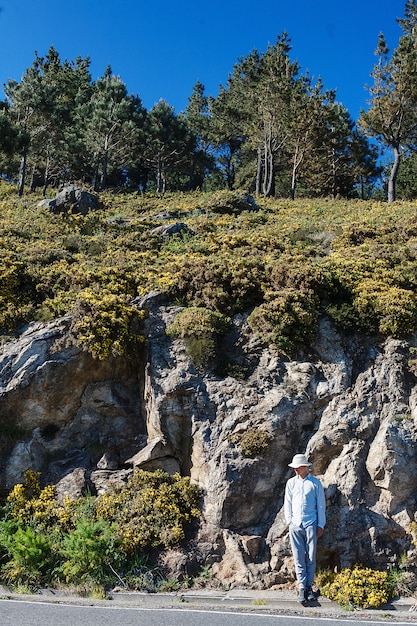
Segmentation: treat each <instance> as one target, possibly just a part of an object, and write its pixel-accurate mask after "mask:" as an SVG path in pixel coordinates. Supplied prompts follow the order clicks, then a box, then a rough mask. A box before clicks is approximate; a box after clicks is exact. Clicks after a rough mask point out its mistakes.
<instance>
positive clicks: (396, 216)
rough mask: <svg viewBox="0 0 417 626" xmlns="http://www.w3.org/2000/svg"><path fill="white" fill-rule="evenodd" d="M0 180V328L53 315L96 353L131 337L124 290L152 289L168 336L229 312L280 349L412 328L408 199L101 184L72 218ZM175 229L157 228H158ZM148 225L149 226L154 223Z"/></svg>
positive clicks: (135, 325) (209, 326)
mask: <svg viewBox="0 0 417 626" xmlns="http://www.w3.org/2000/svg"><path fill="white" fill-rule="evenodd" d="M39 199H40V198H38V197H36V196H35V195H31V196H28V197H25V198H23V199H18V198H16V196H15V189H14V188H12V187H11V186H9V185H7V184H5V183H2V184H1V185H0V236H1V239H0V241H1V248H0V255H1V256H0V263H1V273H0V276H1V278H0V305H1V306H0V327H1V332H2V335H3V340H5V339H7V338H8V337H10V336H12V335H14V334H15V333H16V332H18V331H19V330H20V329H22V328H23V327H24V326H25V325H26V324H27V323H28V322H31V321H46V320H50V319H53V318H56V317H58V316H61V315H64V314H66V313H71V314H72V315H73V318H74V324H73V334H74V340H75V341H77V342H78V343H80V344H81V345H83V347H84V348H85V349H87V350H88V351H90V352H91V353H92V354H93V355H95V356H97V357H99V358H105V357H106V356H108V355H109V354H110V353H111V352H113V353H116V354H122V353H124V352H125V351H126V350H128V349H130V347H132V346H134V344H135V343H136V342H137V341H141V332H140V328H141V318H142V316H143V313H142V312H138V311H137V310H136V309H135V308H134V307H132V306H130V303H131V301H132V300H133V299H134V298H135V297H136V296H138V295H139V296H141V295H145V294H146V293H148V292H149V291H151V290H163V291H164V292H166V293H167V294H168V297H169V298H170V300H171V301H173V302H176V303H178V304H181V305H183V306H186V307H188V309H189V310H188V315H187V317H185V318H184V321H183V328H181V321H179V322H178V324H177V328H176V329H174V330H173V332H174V334H177V335H180V336H183V337H190V336H192V335H193V334H194V335H196V336H198V335H199V334H200V335H201V334H203V335H207V336H210V334H211V335H212V336H214V335H219V334H221V333H222V332H224V331H225V329H227V325H228V321H229V319H230V317H231V316H233V315H234V314H236V313H242V312H248V313H250V316H249V322H250V326H251V328H252V330H253V331H254V332H255V333H257V334H259V335H260V336H262V337H263V338H264V339H265V340H266V341H267V342H271V343H274V344H275V345H276V346H277V347H278V349H280V350H281V351H282V352H283V353H284V354H288V355H292V354H296V353H297V351H299V350H300V349H303V347H304V346H306V345H308V343H309V342H310V341H311V340H312V338H313V336H314V332H315V329H316V326H317V323H318V320H319V318H320V316H321V315H323V314H326V315H328V316H330V317H331V318H332V319H333V320H334V322H335V323H336V324H337V326H338V327H340V328H342V329H344V330H347V331H350V330H360V331H363V332H366V333H368V334H381V335H391V336H394V337H401V336H406V335H408V334H411V333H413V332H414V331H415V329H416V327H417V299H416V283H417V271H416V270H417V221H416V214H417V211H416V207H415V206H414V205H413V204H412V203H406V202H401V203H399V202H397V203H393V204H386V203H380V202H376V201H359V200H357V201H356V200H350V201H345V200H340V201H329V200H325V199H315V200H299V201H288V200H274V199H266V198H262V199H257V201H256V202H257V204H256V205H255V204H254V203H253V202H251V199H250V198H248V197H246V196H244V195H243V194H241V193H239V192H223V191H222V192H216V193H214V194H211V195H210V194H202V193H197V192H195V193H188V194H180V193H177V194H172V195H169V194H168V195H166V196H165V197H164V198H158V197H155V196H152V195H146V194H145V195H142V194H139V193H137V192H134V193H123V192H118V193H111V192H107V193H105V194H102V195H101V196H100V199H101V201H102V204H103V208H102V209H100V210H99V211H95V212H92V213H90V214H88V215H87V216H85V217H83V216H81V215H77V214H65V215H54V214H51V213H50V212H49V211H47V210H45V209H40V208H36V204H37V202H38V200H39ZM178 222H180V223H182V224H184V225H185V226H186V228H185V227H184V228H183V230H182V232H180V233H178V234H176V235H172V236H166V237H164V236H163V234H162V233H161V229H160V228H159V227H161V226H166V225H167V224H171V223H178ZM158 228H159V230H155V229H158Z"/></svg>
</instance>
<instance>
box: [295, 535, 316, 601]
mask: <svg viewBox="0 0 417 626" xmlns="http://www.w3.org/2000/svg"><path fill="white" fill-rule="evenodd" d="M290 542H291V549H292V554H293V557H294V564H295V575H296V576H297V580H298V582H299V583H300V587H302V588H304V589H305V588H306V587H311V586H312V584H313V580H314V573H315V571H316V551H317V525H316V524H312V525H311V526H307V528H303V527H302V526H295V525H294V524H290Z"/></svg>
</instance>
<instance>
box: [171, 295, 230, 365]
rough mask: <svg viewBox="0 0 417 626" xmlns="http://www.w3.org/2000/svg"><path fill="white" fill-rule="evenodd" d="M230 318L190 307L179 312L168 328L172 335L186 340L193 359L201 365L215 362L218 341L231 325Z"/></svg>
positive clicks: (215, 312) (201, 308) (200, 308)
mask: <svg viewBox="0 0 417 626" xmlns="http://www.w3.org/2000/svg"><path fill="white" fill-rule="evenodd" d="M229 324H230V320H229V319H228V318H227V317H225V316H224V315H222V314H221V313H218V312H217V311H209V310H208V309H205V308H203V307H189V308H186V309H183V310H182V311H180V312H179V313H178V315H177V316H176V318H175V320H174V322H173V323H172V324H171V326H169V328H168V329H167V334H168V335H169V336H171V337H179V338H181V339H183V340H184V343H185V345H186V348H187V352H188V354H189V356H190V358H191V360H192V361H193V362H194V363H195V364H196V365H199V366H201V367H209V366H210V365H211V364H213V363H215V361H216V358H217V351H218V342H219V338H220V337H221V335H223V334H224V333H225V332H226V331H227V330H228V327H229Z"/></svg>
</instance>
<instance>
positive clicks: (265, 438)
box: [229, 428, 272, 457]
mask: <svg viewBox="0 0 417 626" xmlns="http://www.w3.org/2000/svg"><path fill="white" fill-rule="evenodd" d="M229 441H230V442H231V443H237V444H238V445H239V446H240V448H241V450H242V452H243V454H244V455H245V456H248V457H255V456H258V455H259V454H262V452H265V450H267V448H268V446H269V443H270V442H271V441H272V436H271V435H270V434H269V433H268V432H266V431H265V430H262V429H261V428H250V429H249V430H246V431H245V432H244V433H238V434H236V435H232V436H231V437H229Z"/></svg>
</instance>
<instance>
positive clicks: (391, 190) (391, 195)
mask: <svg viewBox="0 0 417 626" xmlns="http://www.w3.org/2000/svg"><path fill="white" fill-rule="evenodd" d="M393 151H394V163H393V164H392V168H391V172H390V175H389V179H388V202H389V203H391V202H395V185H396V182H397V175H398V170H399V167H400V160H401V155H400V151H399V148H398V146H395V147H394V148H393Z"/></svg>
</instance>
